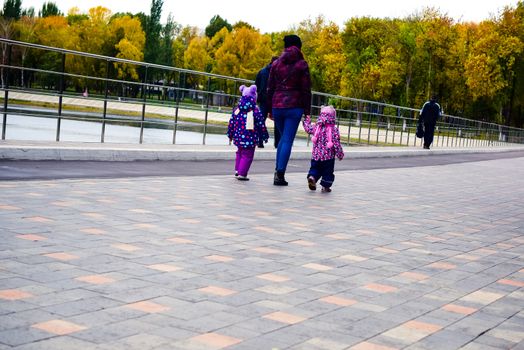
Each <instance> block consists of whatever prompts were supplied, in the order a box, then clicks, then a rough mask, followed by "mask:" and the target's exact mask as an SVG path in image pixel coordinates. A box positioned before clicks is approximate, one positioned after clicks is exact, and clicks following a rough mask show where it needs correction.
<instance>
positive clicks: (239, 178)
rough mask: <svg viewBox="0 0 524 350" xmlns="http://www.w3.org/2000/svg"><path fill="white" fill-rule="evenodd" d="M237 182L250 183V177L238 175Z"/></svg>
mask: <svg viewBox="0 0 524 350" xmlns="http://www.w3.org/2000/svg"><path fill="white" fill-rule="evenodd" d="M237 180H238V181H249V177H247V176H242V175H238V177H237Z"/></svg>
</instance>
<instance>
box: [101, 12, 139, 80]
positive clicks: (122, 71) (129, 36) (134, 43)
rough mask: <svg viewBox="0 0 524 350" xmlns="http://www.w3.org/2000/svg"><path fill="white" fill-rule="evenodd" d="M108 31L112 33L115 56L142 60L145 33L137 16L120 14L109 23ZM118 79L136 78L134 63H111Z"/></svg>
mask: <svg viewBox="0 0 524 350" xmlns="http://www.w3.org/2000/svg"><path fill="white" fill-rule="evenodd" d="M109 32H110V33H111V34H112V35H113V38H112V39H111V40H112V42H114V48H115V50H116V53H115V54H114V56H115V57H118V58H123V59H128V60H132V61H143V59H144V44H145V34H144V31H143V30H142V25H141V23H140V20H139V19H138V18H132V17H130V16H127V15H126V16H122V17H117V18H114V19H113V20H112V21H111V23H110V25H109ZM113 66H114V68H115V69H116V71H117V74H116V76H117V77H118V78H119V79H130V80H135V81H136V80H138V72H137V67H136V65H132V64H128V63H118V62H114V63H113Z"/></svg>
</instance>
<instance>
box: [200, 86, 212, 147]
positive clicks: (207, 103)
mask: <svg viewBox="0 0 524 350" xmlns="http://www.w3.org/2000/svg"><path fill="white" fill-rule="evenodd" d="M210 90H211V77H208V78H207V93H206V113H205V117H204V135H203V137H202V144H203V145H205V144H206V135H207V117H208V114H209V94H210Z"/></svg>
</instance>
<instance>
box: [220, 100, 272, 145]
mask: <svg viewBox="0 0 524 350" xmlns="http://www.w3.org/2000/svg"><path fill="white" fill-rule="evenodd" d="M248 112H253V116H254V129H253V130H249V129H247V128H246V126H247V115H248ZM227 136H228V137H229V139H230V140H233V143H234V144H235V146H237V147H239V148H255V146H256V145H258V144H259V143H260V142H261V141H266V142H267V140H268V139H269V134H268V132H267V129H266V124H265V123H264V117H262V113H261V112H260V109H258V106H257V104H256V102H255V99H254V98H253V97H251V96H242V97H241V98H240V101H239V102H238V106H237V107H236V108H234V109H233V113H232V114H231V118H230V119H229V125H228V128H227Z"/></svg>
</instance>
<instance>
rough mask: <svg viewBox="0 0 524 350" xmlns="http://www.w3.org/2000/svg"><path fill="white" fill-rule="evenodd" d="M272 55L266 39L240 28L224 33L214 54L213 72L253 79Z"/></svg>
mask: <svg viewBox="0 0 524 350" xmlns="http://www.w3.org/2000/svg"><path fill="white" fill-rule="evenodd" d="M220 33H221V32H219V33H217V35H220ZM213 39H215V38H213ZM272 55H273V53H272V51H271V47H270V43H269V38H268V37H266V36H264V35H262V34H260V33H259V32H258V31H256V30H253V29H249V28H247V27H240V28H239V29H236V30H233V31H232V32H231V33H229V32H226V35H225V38H224V42H223V43H222V45H221V46H220V48H219V49H218V50H217V51H216V53H215V67H214V68H213V72H214V73H217V74H221V75H229V76H234V77H239V78H245V79H255V76H256V74H257V72H258V71H259V70H260V69H261V68H262V67H264V65H266V64H267V62H269V60H270V59H271V56H272Z"/></svg>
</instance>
